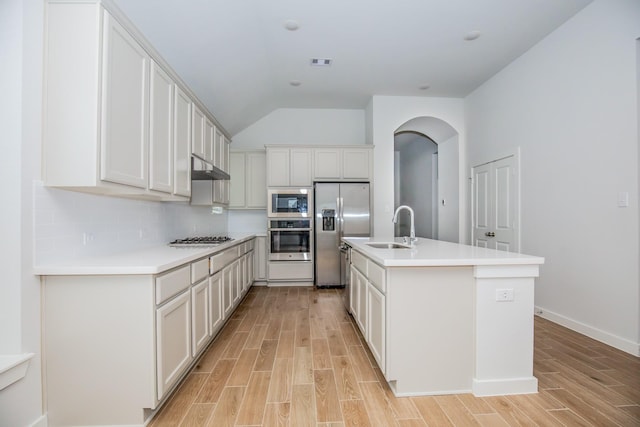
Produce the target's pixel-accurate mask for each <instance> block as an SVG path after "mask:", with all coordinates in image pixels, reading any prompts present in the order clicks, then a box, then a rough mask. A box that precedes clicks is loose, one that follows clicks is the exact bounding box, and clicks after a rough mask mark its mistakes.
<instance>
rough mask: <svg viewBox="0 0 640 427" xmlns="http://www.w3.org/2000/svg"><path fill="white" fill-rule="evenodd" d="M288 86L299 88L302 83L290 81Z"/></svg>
mask: <svg viewBox="0 0 640 427" xmlns="http://www.w3.org/2000/svg"><path fill="white" fill-rule="evenodd" d="M289 84H290V85H291V86H294V87H297V86H300V85H301V84H302V82H301V81H300V80H291V81H290V82H289Z"/></svg>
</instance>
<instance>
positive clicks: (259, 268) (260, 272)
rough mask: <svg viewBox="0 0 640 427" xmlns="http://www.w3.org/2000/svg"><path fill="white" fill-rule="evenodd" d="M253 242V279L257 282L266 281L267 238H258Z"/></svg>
mask: <svg viewBox="0 0 640 427" xmlns="http://www.w3.org/2000/svg"><path fill="white" fill-rule="evenodd" d="M255 242H256V243H255V249H254V251H253V253H254V257H253V271H254V278H255V280H258V281H265V280H267V237H266V236H258V237H256V240H255Z"/></svg>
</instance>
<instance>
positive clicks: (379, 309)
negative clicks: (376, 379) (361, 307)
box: [367, 283, 386, 374]
mask: <svg viewBox="0 0 640 427" xmlns="http://www.w3.org/2000/svg"><path fill="white" fill-rule="evenodd" d="M385 329H386V328H385V296H384V294H383V293H382V292H380V291H379V290H378V289H376V287H375V286H373V284H371V283H367V342H368V343H369V348H370V349H371V353H372V354H373V357H374V358H375V359H376V362H378V366H379V367H380V369H381V370H382V373H383V374H384V373H385V368H384V367H385V364H384V358H385Z"/></svg>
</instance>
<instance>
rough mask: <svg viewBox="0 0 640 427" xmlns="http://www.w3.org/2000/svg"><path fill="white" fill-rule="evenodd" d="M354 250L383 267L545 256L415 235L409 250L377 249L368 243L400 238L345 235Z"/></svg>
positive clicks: (531, 260)
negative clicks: (416, 239)
mask: <svg viewBox="0 0 640 427" xmlns="http://www.w3.org/2000/svg"><path fill="white" fill-rule="evenodd" d="M343 240H344V241H345V242H346V243H348V244H349V246H351V247H352V248H354V249H357V250H358V251H359V252H362V253H363V254H364V255H366V256H367V257H369V258H371V259H372V260H373V261H375V262H376V263H378V264H380V265H382V266H385V267H436V266H463V265H468V266H473V265H523V264H528V265H532V264H534V265H538V264H543V263H544V258H542V257H538V256H531V255H523V254H518V253H514V252H505V251H497V250H494V249H486V248H480V247H477V246H469V245H461V244H458V243H450V242H445V241H442V240H431V239H424V238H422V237H419V238H418V241H417V242H415V246H413V247H412V248H410V249H377V248H372V247H371V246H368V245H366V244H365V243H367V242H392V241H395V242H398V243H402V238H395V239H379V238H371V239H369V238H361V237H346V238H344V239H343Z"/></svg>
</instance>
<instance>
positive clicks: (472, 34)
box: [464, 30, 480, 42]
mask: <svg viewBox="0 0 640 427" xmlns="http://www.w3.org/2000/svg"><path fill="white" fill-rule="evenodd" d="M478 37H480V31H478V30H473V31H469V32H468V33H467V35H466V36H464V39H465V40H466V41H468V42H470V41H472V40H476V39H477V38H478Z"/></svg>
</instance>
